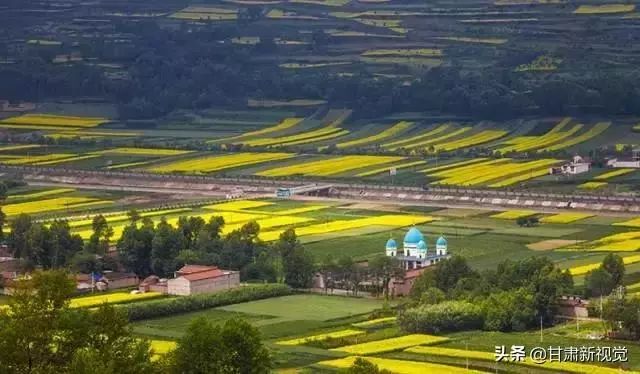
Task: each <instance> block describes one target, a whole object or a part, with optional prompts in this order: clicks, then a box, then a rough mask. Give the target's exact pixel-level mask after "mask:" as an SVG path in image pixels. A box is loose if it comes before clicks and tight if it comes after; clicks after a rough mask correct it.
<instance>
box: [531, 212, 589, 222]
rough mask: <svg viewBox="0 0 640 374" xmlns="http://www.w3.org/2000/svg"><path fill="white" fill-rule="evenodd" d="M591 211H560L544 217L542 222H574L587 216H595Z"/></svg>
mask: <svg viewBox="0 0 640 374" xmlns="http://www.w3.org/2000/svg"><path fill="white" fill-rule="evenodd" d="M593 216H594V215H593V214H589V213H558V214H554V215H552V216H546V217H542V218H541V219H540V222H544V223H572V222H576V221H579V220H582V219H585V218H589V217H593Z"/></svg>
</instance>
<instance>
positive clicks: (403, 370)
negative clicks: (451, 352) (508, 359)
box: [318, 356, 483, 374]
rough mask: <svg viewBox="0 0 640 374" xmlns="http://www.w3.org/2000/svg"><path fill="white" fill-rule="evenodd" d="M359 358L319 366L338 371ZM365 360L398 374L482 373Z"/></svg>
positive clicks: (408, 362)
mask: <svg viewBox="0 0 640 374" xmlns="http://www.w3.org/2000/svg"><path fill="white" fill-rule="evenodd" d="M356 358H357V357H354V356H350V357H345V358H338V359H335V360H327V361H320V362H318V365H321V366H329V367H332V368H337V369H348V368H350V367H351V366H352V365H353V363H354V362H355V361H356ZM364 359H365V360H367V361H369V362H370V363H372V364H374V365H376V366H377V367H378V368H379V369H381V370H387V371H389V372H391V373H396V374H425V373H429V374H480V373H483V372H482V371H477V370H471V369H468V370H467V369H465V368H461V367H457V366H447V365H442V364H432V363H430V362H418V361H404V360H395V359H389V358H378V357H364Z"/></svg>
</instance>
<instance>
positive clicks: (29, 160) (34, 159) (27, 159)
mask: <svg viewBox="0 0 640 374" xmlns="http://www.w3.org/2000/svg"><path fill="white" fill-rule="evenodd" d="M72 157H77V155H76V154H73V153H49V154H46V155H37V156H24V157H22V158H17V159H13V160H7V161H3V163H5V164H7V165H27V164H37V163H39V162H47V161H54V160H62V159H68V158H72Z"/></svg>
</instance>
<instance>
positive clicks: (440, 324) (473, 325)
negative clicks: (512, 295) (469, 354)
mask: <svg viewBox="0 0 640 374" xmlns="http://www.w3.org/2000/svg"><path fill="white" fill-rule="evenodd" d="M398 323H399V324H400V327H402V329H403V330H405V331H408V332H426V333H439V332H444V331H461V330H475V329H479V328H481V327H482V324H483V318H482V311H481V309H480V308H479V307H478V306H476V305H474V304H471V303H468V302H466V301H445V302H442V303H439V304H433V305H420V306H418V307H415V308H409V309H407V310H405V311H404V312H402V313H401V314H400V315H399V316H398Z"/></svg>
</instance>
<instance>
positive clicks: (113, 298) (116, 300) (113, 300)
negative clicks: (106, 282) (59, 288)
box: [69, 292, 163, 308]
mask: <svg viewBox="0 0 640 374" xmlns="http://www.w3.org/2000/svg"><path fill="white" fill-rule="evenodd" d="M159 297H163V295H162V294H161V293H159V292H145V293H139V294H130V293H128V292H115V293H108V294H104V295H95V296H85V297H78V298H74V299H71V301H70V302H69V306H70V307H72V308H90V307H97V306H100V305H103V304H121V303H128V302H134V301H139V300H149V299H154V298H159Z"/></svg>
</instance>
